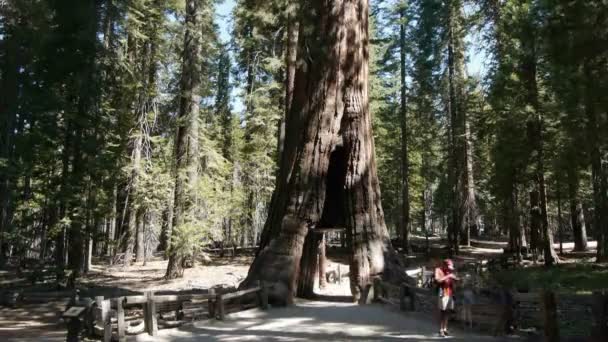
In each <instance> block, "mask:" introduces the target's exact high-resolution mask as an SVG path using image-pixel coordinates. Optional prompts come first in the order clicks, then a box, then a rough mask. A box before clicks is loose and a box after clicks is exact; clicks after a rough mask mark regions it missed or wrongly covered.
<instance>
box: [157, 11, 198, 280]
mask: <svg viewBox="0 0 608 342" xmlns="http://www.w3.org/2000/svg"><path fill="white" fill-rule="evenodd" d="M201 10H202V3H201V1H200V0H187V1H186V32H185V35H184V54H183V61H182V78H181V84H180V93H181V98H180V108H179V126H178V129H177V138H176V154H175V159H176V170H175V197H174V198H175V200H174V204H173V207H174V214H173V230H172V233H171V245H170V250H169V263H168V264H167V273H166V275H165V277H166V278H167V279H174V278H177V277H181V276H182V275H183V265H182V262H183V255H182V252H183V251H180V250H179V240H180V239H183V238H186V237H185V236H181V235H180V229H181V227H182V226H183V225H185V224H186V223H188V222H189V220H191V218H189V217H188V216H190V215H193V213H191V212H190V211H191V209H192V208H193V206H194V204H195V203H196V193H195V192H196V189H195V187H196V184H197V182H198V158H199V155H198V154H199V153H198V151H199V147H198V120H199V117H198V112H199V103H200V95H199V88H200V84H201V79H200V77H201V70H200V68H201V65H200V54H201V32H200V25H201Z"/></svg>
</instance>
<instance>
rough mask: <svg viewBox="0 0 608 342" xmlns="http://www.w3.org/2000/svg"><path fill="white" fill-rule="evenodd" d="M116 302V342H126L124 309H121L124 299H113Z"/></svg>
mask: <svg viewBox="0 0 608 342" xmlns="http://www.w3.org/2000/svg"><path fill="white" fill-rule="evenodd" d="M115 301H116V320H117V325H118V342H126V341H127V335H126V334H125V330H126V326H125V309H124V308H123V306H122V305H123V303H124V301H125V297H118V298H117V299H115Z"/></svg>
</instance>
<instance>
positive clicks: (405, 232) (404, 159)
mask: <svg viewBox="0 0 608 342" xmlns="http://www.w3.org/2000/svg"><path fill="white" fill-rule="evenodd" d="M399 15H400V19H401V24H400V25H399V26H400V28H399V29H400V31H399V54H400V61H399V62H400V63H399V66H400V69H401V70H400V71H401V106H400V112H399V120H400V121H401V221H400V225H401V239H402V246H403V252H404V253H406V254H407V253H409V252H410V241H409V240H410V238H409V235H410V234H409V231H410V183H409V169H410V167H409V159H408V151H407V139H408V132H407V84H406V67H407V66H406V44H407V42H406V40H405V25H406V23H405V8H402V9H401V10H400V11H399Z"/></svg>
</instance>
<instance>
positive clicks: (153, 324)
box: [144, 291, 158, 336]
mask: <svg viewBox="0 0 608 342" xmlns="http://www.w3.org/2000/svg"><path fill="white" fill-rule="evenodd" d="M144 324H145V326H146V331H147V332H148V334H149V335H150V336H156V335H157V334H158V320H157V318H156V302H155V301H154V292H152V291H149V292H146V304H145V308H144Z"/></svg>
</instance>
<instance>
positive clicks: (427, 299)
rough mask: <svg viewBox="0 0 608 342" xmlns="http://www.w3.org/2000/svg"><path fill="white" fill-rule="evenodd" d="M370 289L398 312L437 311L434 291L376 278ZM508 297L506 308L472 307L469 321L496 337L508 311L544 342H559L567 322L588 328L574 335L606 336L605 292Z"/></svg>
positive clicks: (489, 303)
mask: <svg viewBox="0 0 608 342" xmlns="http://www.w3.org/2000/svg"><path fill="white" fill-rule="evenodd" d="M373 289H374V298H375V299H376V301H378V302H380V303H384V304H388V305H393V306H396V307H399V309H400V310H401V311H426V312H435V311H436V310H438V308H437V300H438V297H437V292H436V291H435V290H434V289H433V288H420V287H416V286H412V285H410V284H406V283H402V284H400V285H399V286H397V285H394V284H391V283H386V282H383V281H381V280H379V279H377V280H376V281H375V283H374V286H373ZM480 292H484V291H480ZM485 292H488V291H485ZM511 296H512V303H511V304H509V306H507V304H505V303H497V302H494V301H492V300H490V299H489V298H485V299H484V300H477V301H476V303H474V304H472V305H471V313H472V320H473V322H474V323H475V324H476V326H477V327H482V328H484V329H486V330H488V329H489V330H490V331H491V332H492V333H494V334H495V335H498V334H502V333H504V328H505V323H507V322H506V321H505V319H506V317H507V316H508V315H509V310H513V311H511V313H512V314H513V316H512V317H513V318H514V319H516V320H518V321H519V323H525V324H526V325H527V326H533V327H536V328H538V329H539V332H541V333H542V334H543V335H544V338H545V341H549V342H554V341H559V340H560V326H561V327H563V326H564V323H565V322H564V321H566V320H568V321H572V322H569V323H571V325H575V323H579V324H582V325H585V324H586V325H588V328H587V329H583V330H584V331H582V332H578V333H577V334H581V333H582V334H583V335H584V336H583V337H592V338H593V337H596V338H600V339H598V340H597V341H602V339H601V338H605V337H606V336H608V293H607V292H605V291H602V292H594V293H593V294H572V293H563V292H554V291H550V290H543V291H540V292H528V293H520V292H513V293H511ZM511 305H512V306H511ZM459 318H460V317H457V319H459ZM579 337H580V336H579ZM592 341H595V340H592Z"/></svg>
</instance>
